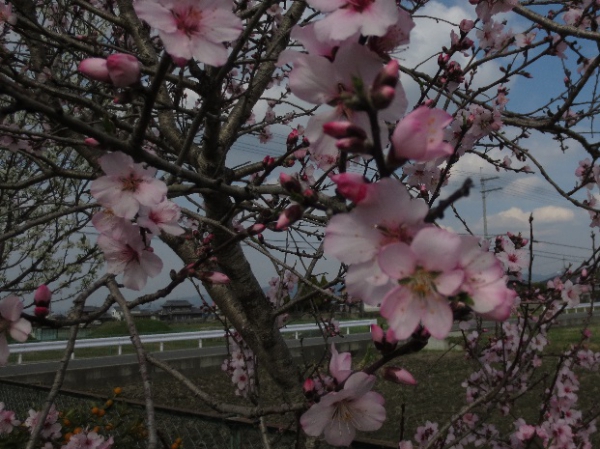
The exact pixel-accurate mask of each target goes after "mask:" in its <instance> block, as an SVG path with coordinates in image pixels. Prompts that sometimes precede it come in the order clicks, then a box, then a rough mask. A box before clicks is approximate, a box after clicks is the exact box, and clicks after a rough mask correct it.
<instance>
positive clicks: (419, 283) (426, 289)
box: [408, 268, 436, 298]
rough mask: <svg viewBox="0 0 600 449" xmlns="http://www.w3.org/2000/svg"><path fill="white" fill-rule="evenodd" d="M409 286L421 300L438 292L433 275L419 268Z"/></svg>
mask: <svg viewBox="0 0 600 449" xmlns="http://www.w3.org/2000/svg"><path fill="white" fill-rule="evenodd" d="M408 286H409V288H410V289H411V290H412V291H413V293H415V294H416V295H417V296H418V297H420V298H425V297H427V296H429V295H431V294H432V293H434V292H435V291H436V290H435V285H434V283H433V276H432V273H429V272H427V271H424V270H422V269H421V268H417V270H416V271H415V274H414V275H413V276H412V278H411V280H410V282H409V284H408Z"/></svg>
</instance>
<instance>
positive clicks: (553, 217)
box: [488, 206, 575, 227]
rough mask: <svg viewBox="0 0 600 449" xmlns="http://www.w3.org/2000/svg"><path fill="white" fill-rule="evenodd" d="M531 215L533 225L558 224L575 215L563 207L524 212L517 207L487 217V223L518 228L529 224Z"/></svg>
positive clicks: (547, 207)
mask: <svg viewBox="0 0 600 449" xmlns="http://www.w3.org/2000/svg"><path fill="white" fill-rule="evenodd" d="M531 214H533V219H534V223H537V224H545V223H560V222H568V221H571V220H573V219H574V218H575V213H574V212H573V211H572V210H570V209H567V208H565V207H559V206H543V207H537V208H535V209H533V211H531V212H529V211H524V210H522V209H521V208H519V207H511V208H510V209H507V210H504V211H502V212H499V213H497V214H495V215H492V216H491V217H489V219H488V221H489V222H491V223H493V224H494V226H519V227H522V226H523V225H524V224H526V223H528V222H529V216H530V215H531Z"/></svg>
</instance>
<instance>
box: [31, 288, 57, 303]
mask: <svg viewBox="0 0 600 449" xmlns="http://www.w3.org/2000/svg"><path fill="white" fill-rule="evenodd" d="M51 299H52V292H51V291H50V289H49V288H48V286H47V285H45V284H42V285H40V286H39V287H38V288H37V290H36V291H35V293H34V295H33V302H34V303H35V305H36V306H40V307H49V306H50V300H51Z"/></svg>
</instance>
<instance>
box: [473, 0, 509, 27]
mask: <svg viewBox="0 0 600 449" xmlns="http://www.w3.org/2000/svg"><path fill="white" fill-rule="evenodd" d="M517 3H518V0H480V1H479V3H478V4H477V8H475V12H477V17H479V18H480V19H481V20H482V21H484V22H487V21H488V20H490V18H491V17H492V16H493V15H495V14H499V13H502V12H508V11H512V9H513V8H514V7H515V6H516V5H517Z"/></svg>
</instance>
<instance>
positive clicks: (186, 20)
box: [172, 6, 202, 37]
mask: <svg viewBox="0 0 600 449" xmlns="http://www.w3.org/2000/svg"><path fill="white" fill-rule="evenodd" d="M172 14H173V18H174V19H175V25H176V26H177V29H178V30H179V31H181V32H183V33H185V35H186V36H188V37H190V36H193V35H195V34H198V33H199V31H200V22H201V20H202V11H200V10H198V9H196V8H194V7H192V6H190V7H189V8H186V9H184V10H180V11H172Z"/></svg>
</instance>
